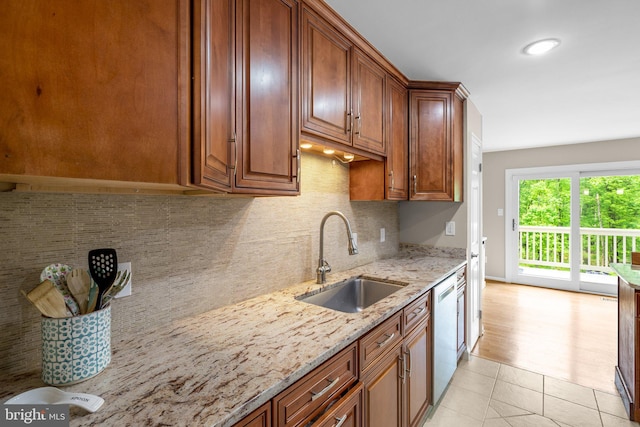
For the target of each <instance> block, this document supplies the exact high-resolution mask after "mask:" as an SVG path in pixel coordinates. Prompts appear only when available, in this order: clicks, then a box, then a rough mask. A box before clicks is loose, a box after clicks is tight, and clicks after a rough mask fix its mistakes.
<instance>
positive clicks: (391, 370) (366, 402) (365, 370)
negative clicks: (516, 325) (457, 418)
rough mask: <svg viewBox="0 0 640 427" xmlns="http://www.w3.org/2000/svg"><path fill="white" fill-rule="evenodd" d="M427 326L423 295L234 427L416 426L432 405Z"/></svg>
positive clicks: (428, 315)
mask: <svg viewBox="0 0 640 427" xmlns="http://www.w3.org/2000/svg"><path fill="white" fill-rule="evenodd" d="M431 322H432V319H431V291H429V292H427V293H425V294H424V295H422V296H421V297H419V298H417V299H416V300H414V301H413V302H411V303H409V304H407V306H406V307H404V308H403V309H402V310H399V311H398V312H397V313H395V314H394V315H392V316H391V317H390V318H388V319H387V320H385V321H384V322H382V323H381V324H380V325H378V326H376V327H375V328H374V329H372V330H371V331H369V332H368V333H366V334H364V335H363V336H361V337H360V338H359V339H358V340H357V341H355V342H353V343H351V344H350V345H349V346H347V347H346V348H345V349H343V350H342V351H340V352H339V353H338V354H336V355H335V356H333V357H332V358H331V359H329V360H328V361H326V362H324V363H323V364H322V365H320V366H319V367H317V368H316V369H314V370H313V371H311V372H310V373H309V374H307V375H306V376H304V377H303V378H302V379H300V380H298V381H297V382H296V383H294V384H293V385H292V386H290V387H289V388H287V389H286V390H285V391H283V392H282V393H280V394H279V395H278V396H276V397H275V398H274V399H273V400H271V401H270V402H268V403H267V404H265V405H264V406H262V407H261V408H259V409H258V410H256V411H255V412H253V413H252V414H251V415H249V416H248V417H247V418H245V419H243V420H242V421H241V422H239V423H238V424H236V425H235V426H234V427H269V426H274V427H302V426H305V427H311V426H313V427H337V426H340V427H417V426H419V425H420V423H421V422H423V420H424V417H425V414H426V413H427V410H428V408H429V407H430V405H431V404H432V398H433V395H432V389H433V367H432V360H433V347H432V340H433V338H432V323H431ZM358 380H359V381H358Z"/></svg>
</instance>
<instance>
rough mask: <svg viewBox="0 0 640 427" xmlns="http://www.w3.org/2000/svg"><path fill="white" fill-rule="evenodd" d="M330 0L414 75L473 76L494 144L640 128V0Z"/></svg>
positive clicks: (543, 142)
mask: <svg viewBox="0 0 640 427" xmlns="http://www.w3.org/2000/svg"><path fill="white" fill-rule="evenodd" d="M326 2H327V3H328V4H329V5H330V6H331V7H333V8H334V9H335V10H336V11H337V12H338V13H339V14H340V15H342V16H343V17H344V18H345V19H346V20H347V21H348V22H349V23H350V24H351V25H352V26H353V27H354V28H355V29H356V30H358V31H359V32H360V33H361V34H362V35H363V36H364V37H365V38H366V39H367V40H369V41H370V42H371V43H372V44H373V45H374V46H375V47H376V48H377V49H378V50H379V51H380V52H381V53H382V54H383V55H384V56H386V57H387V59H389V60H390V61H391V62H392V63H393V64H394V65H395V66H396V67H397V68H398V69H399V70H400V71H402V72H403V73H404V74H405V75H406V76H407V77H408V78H409V79H412V80H445V81H460V82H462V83H464V85H465V86H466V87H467V89H469V91H470V92H471V100H472V102H473V103H474V104H475V105H476V106H477V107H478V109H479V110H480V112H481V113H482V116H483V146H484V151H499V150H511V149H517V148H529V147H540V146H548V145H557V144H571V143H579V142H588V141H600V140H611V139H620V138H630V137H639V136H640V1H639V0H326ZM548 37H554V38H559V39H561V41H562V43H561V45H560V46H559V47H558V48H556V49H555V50H553V51H552V52H550V53H549V54H547V55H544V56H539V57H534V56H526V55H524V54H522V53H521V52H522V48H523V47H524V46H525V45H527V44H528V43H530V42H532V41H535V40H538V39H542V38H548Z"/></svg>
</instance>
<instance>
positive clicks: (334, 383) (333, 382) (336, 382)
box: [311, 377, 340, 402]
mask: <svg viewBox="0 0 640 427" xmlns="http://www.w3.org/2000/svg"><path fill="white" fill-rule="evenodd" d="M327 381H331V380H330V379H328V378H327ZM338 381H340V377H337V378H336V379H335V380H333V381H331V382H330V383H329V385H328V386H326V387H325V388H323V389H322V390H321V391H319V392H317V393H314V392H311V394H312V395H313V396H311V401H312V402H313V401H314V400H316V399H318V398H320V397H322V395H323V394H325V393H326V392H328V391H329V390H331V388H333V386H334V385H336V384H338Z"/></svg>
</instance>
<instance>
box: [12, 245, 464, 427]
mask: <svg viewBox="0 0 640 427" xmlns="http://www.w3.org/2000/svg"><path fill="white" fill-rule="evenodd" d="M435 255H436V256H433V254H429V253H425V252H422V251H420V250H411V249H409V250H407V249H406V248H405V250H404V251H403V252H401V254H400V255H399V256H398V257H396V258H392V259H387V260H380V261H376V262H374V263H372V264H369V265H365V266H362V267H358V268H355V269H352V270H349V271H345V272H341V273H330V274H329V275H328V277H327V282H328V283H329V284H331V283H335V282H337V281H339V280H342V279H345V278H348V277H351V276H354V275H360V274H363V275H367V276H370V277H373V278H379V279H388V280H393V281H400V282H404V283H407V286H406V287H405V288H403V289H401V290H399V291H397V292H395V293H394V294H392V295H391V296H389V297H387V298H385V299H383V300H382V301H380V302H378V303H376V304H374V305H372V306H371V307H369V308H367V309H365V310H363V311H362V312H361V313H356V314H348V313H341V312H336V311H333V310H329V309H325V308H322V307H317V306H315V305H311V304H307V303H304V302H300V301H297V300H296V299H294V297H295V296H298V295H301V294H304V293H307V292H311V291H314V290H317V289H319V287H320V286H321V285H316V284H315V282H314V281H310V282H305V283H302V284H300V285H297V286H293V287H291V288H288V289H286V290H283V291H279V292H274V293H271V294H268V295H264V296H261V297H257V298H253V299H250V300H247V301H244V302H241V303H238V304H234V305H230V306H227V307H223V308H219V309H216V310H213V311H210V312H207V313H204V314H202V315H199V316H195V317H190V318H186V319H182V320H180V321H176V322H174V323H173V324H171V325H170V326H169V327H163V328H160V329H158V330H157V331H155V332H154V333H152V334H148V335H144V336H137V337H135V339H131V340H125V341H119V342H114V343H112V349H113V357H112V361H111V364H110V365H109V366H108V367H107V368H106V369H105V371H103V372H102V373H100V374H99V375H98V376H96V377H95V378H92V379H90V380H87V381H84V382H82V383H80V384H77V385H73V386H69V387H64V388H63V389H64V390H67V391H77V392H87V393H93V394H97V395H99V396H101V397H103V398H104V399H105V404H104V405H103V406H102V408H100V409H99V410H98V411H97V412H96V413H94V414H88V413H86V412H84V411H83V410H80V409H77V408H74V407H72V408H71V425H72V426H136V427H137V426H142V425H170V426H231V425H233V424H234V423H235V422H237V421H239V420H240V419H242V418H243V417H244V416H245V415H247V414H248V413H250V412H251V411H253V410H254V409H256V408H258V407H259V406H261V405H262V404H264V403H265V402H267V401H269V400H270V399H271V398H273V397H274V396H275V395H276V394H278V393H279V392H281V391H282V390H284V389H285V388H287V386H289V385H291V384H292V383H294V382H295V381H296V380H298V379H300V378H301V377H302V376H304V375H305V374H307V373H308V372H310V371H311V370H312V369H313V368H315V367H317V366H319V365H320V364H321V363H322V362H324V361H325V360H327V359H328V358H329V357H331V356H332V355H334V354H336V353H337V352H338V351H339V350H341V349H342V348H344V347H345V346H346V345H347V344H349V343H351V342H353V341H354V340H355V339H356V338H357V337H359V336H360V335H362V334H364V333H365V332H367V331H368V330H370V329H372V328H373V327H374V326H376V325H378V324H379V323H381V322H382V321H383V320H385V319H387V318H388V317H390V316H391V315H392V314H393V313H395V312H396V311H397V310H399V309H400V308H402V307H403V306H405V305H406V304H407V303H409V302H410V301H412V300H413V299H415V298H417V297H418V296H419V295H421V294H423V293H424V292H426V291H427V290H428V289H430V288H431V287H432V286H433V285H435V284H436V283H437V282H438V281H440V279H442V278H444V277H446V276H448V275H449V274H451V273H453V272H454V271H456V270H457V269H458V268H459V267H460V265H461V264H462V263H463V262H464V259H463V258H461V257H460V254H459V253H458V254H455V255H456V256H457V257H455V256H450V255H451V254H446V253H443V254H435ZM462 255H464V251H463V252H462ZM39 374H40V373H39V372H34V373H32V374H29V375H21V376H14V377H10V378H0V401H4V400H6V399H7V398H9V397H11V396H14V395H16V394H18V393H21V392H23V391H26V390H29V389H31V388H36V387H42V386H43V385H44V384H43V383H42V381H41V380H40V378H39Z"/></svg>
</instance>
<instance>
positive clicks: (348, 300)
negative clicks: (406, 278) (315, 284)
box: [296, 277, 404, 313]
mask: <svg viewBox="0 0 640 427" xmlns="http://www.w3.org/2000/svg"><path fill="white" fill-rule="evenodd" d="M403 287H404V286H403V285H399V284H395V283H389V282H381V281H378V280H374V279H368V278H363V277H352V278H350V279H347V280H343V281H342V282H338V283H334V284H333V285H329V286H327V287H326V288H324V289H323V290H322V291H321V292H319V293H315V294H311V295H309V294H305V295H301V296H298V297H296V299H297V300H299V301H304V302H307V303H309V304H315V305H319V306H320V307H325V308H330V309H332V310H337V311H342V312H344V313H358V312H360V311H362V310H364V309H365V308H367V307H369V306H370V305H372V304H374V303H376V302H378V301H380V300H381V299H383V298H385V297H387V296H389V295H391V294H392V293H394V292H395V291H397V290H399V289H402V288H403Z"/></svg>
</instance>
